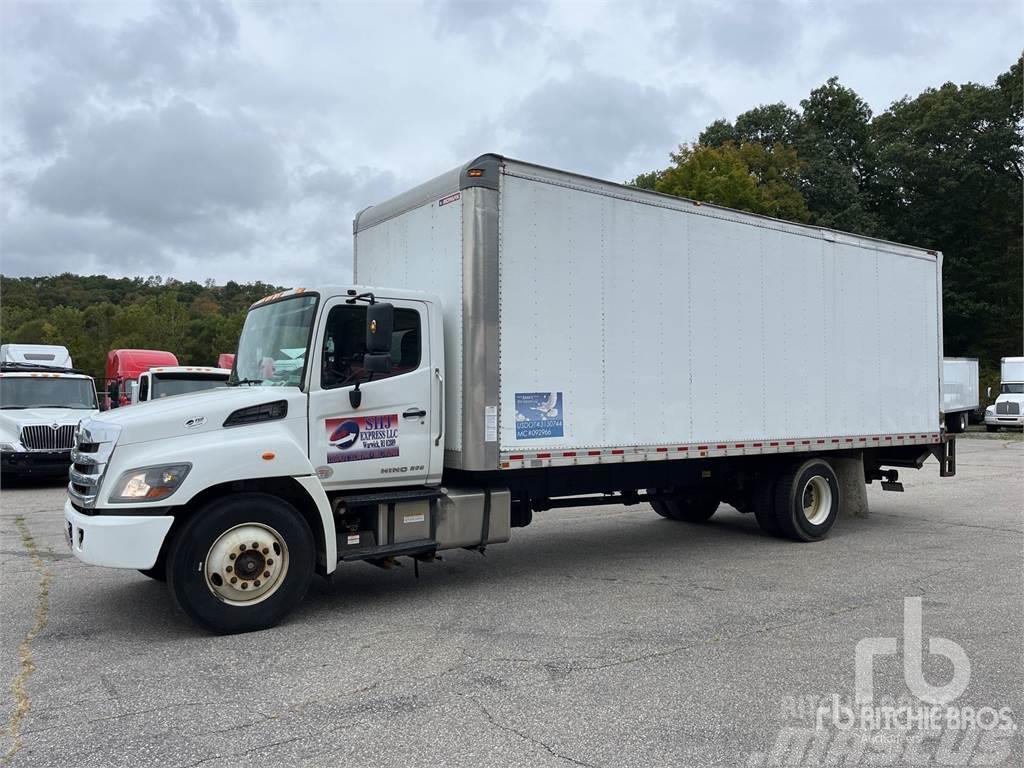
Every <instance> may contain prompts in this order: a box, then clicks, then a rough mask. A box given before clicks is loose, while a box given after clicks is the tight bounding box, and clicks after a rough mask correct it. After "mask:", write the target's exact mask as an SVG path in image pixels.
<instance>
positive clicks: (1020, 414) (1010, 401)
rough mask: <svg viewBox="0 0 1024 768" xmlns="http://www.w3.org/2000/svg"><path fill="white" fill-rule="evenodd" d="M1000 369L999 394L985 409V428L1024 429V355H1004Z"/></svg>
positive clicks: (997, 429)
mask: <svg viewBox="0 0 1024 768" xmlns="http://www.w3.org/2000/svg"><path fill="white" fill-rule="evenodd" d="M999 369H1000V370H999V372H1000V376H999V379H1000V383H999V396H998V397H997V398H996V401H995V402H994V403H993V404H992V405H990V406H989V407H988V408H986V409H985V429H986V430H988V431H989V432H998V431H999V429H1000V428H1001V427H1014V428H1017V429H1024V357H1004V358H1003V359H1002V360H1001V361H1000V366H999ZM990 389H991V387H990Z"/></svg>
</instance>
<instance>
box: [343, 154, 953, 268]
mask: <svg viewBox="0 0 1024 768" xmlns="http://www.w3.org/2000/svg"><path fill="white" fill-rule="evenodd" d="M503 174H513V175H518V176H524V177H526V178H532V179H534V180H537V181H546V182H551V183H555V184H558V185H562V186H570V187H573V188H576V189H582V190H584V191H593V192H600V193H603V194H606V195H610V196H612V197H619V198H622V199H627V200H635V201H637V202H642V203H648V204H651V205H655V206H660V207H670V208H679V207H680V206H685V205H687V204H688V205H690V206H693V207H694V208H700V212H701V214H703V215H705V216H716V217H719V218H728V219H732V220H734V221H735V220H738V221H741V222H743V223H747V224H752V225H759V226H768V227H770V228H772V229H782V230H785V231H789V232H792V233H794V234H801V235H804V236H807V237H814V238H817V239H829V240H841V239H846V238H850V239H853V240H856V241H857V242H860V243H873V244H875V245H876V247H878V246H881V247H884V248H886V249H887V250H895V251H899V252H904V253H906V254H907V255H917V256H918V258H921V257H922V256H923V255H924V254H927V255H928V256H929V257H933V258H937V257H939V256H940V252H939V251H936V250H929V249H927V248H920V247H918V246H913V245H906V244H904V243H896V242H893V241H891V240H881V239H879V238H875V237H867V236H866V235H857V234H853V233H850V232H842V231H840V230H835V229H828V228H825V227H819V226H816V225H813V224H800V223H796V222H792V221H787V220H785V219H776V218H773V217H771V216H764V215H762V214H758V213H748V212H747V211H739V210H736V209H734V208H726V207H724V206H720V205H715V204H713V203H704V202H700V201H697V200H691V199H689V198H685V197H676V196H675V195H667V194H664V193H662V192H654V191H652V190H647V189H640V188H639V187H633V186H630V185H628V184H619V183H616V182H612V181H605V180H604V179H598V178H595V177H593V176H587V175H585V174H581V173H573V172H572V171H561V170H558V169H556V168H550V167H547V166H543V165H538V164H536V163H529V162H525V161H522V160H515V159H513V158H510V157H507V156H505V155H499V154H496V153H488V154H484V155H480V156H479V157H477V158H476V159H474V160H471V161H470V162H468V163H466V164H465V165H461V166H459V167H458V168H453V169H452V170H450V171H448V172H447V173H442V174H441V175H440V176H436V177H434V178H433V179H431V180H430V181H427V182H424V183H423V184H420V185H419V186H416V187H413V188H412V189H410V190H408V191H406V192H403V193H401V194H399V195H397V196H395V197H393V198H391V199H390V200H386V201H383V202H381V203H380V204H378V205H371V206H369V207H367V208H364V209H363V210H361V211H359V212H358V213H357V214H356V216H355V218H354V219H353V220H352V232H353V234H355V233H357V232H361V231H363V230H365V229H369V228H370V227H372V226H374V225H375V224H379V223H381V222H382V221H386V220H387V219H390V218H393V217H394V216H398V215H400V214H402V213H405V212H406V211H409V210H412V209H413V208H417V207H419V206H421V205H423V204H424V203H426V202H428V201H431V200H438V201H439V202H441V201H448V202H454V200H457V199H458V198H457V197H455V198H454V200H449V198H450V197H453V196H455V195H457V194H458V193H460V192H461V190H464V189H470V188H472V187H484V188H487V189H499V188H500V177H501V175H503ZM441 204H444V203H443V202H442V203H441ZM358 256H359V253H358V248H357V250H356V251H355V253H353V268H354V267H355V264H356V263H357V260H358ZM356 274H358V272H356Z"/></svg>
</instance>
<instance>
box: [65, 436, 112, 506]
mask: <svg viewBox="0 0 1024 768" xmlns="http://www.w3.org/2000/svg"><path fill="white" fill-rule="evenodd" d="M120 431H121V430H120V427H115V426H113V425H110V424H102V423H100V422H95V421H92V420H87V421H84V422H82V425H81V427H80V429H79V431H78V432H76V433H75V436H74V443H75V447H74V448H73V449H72V450H71V468H70V469H69V470H68V479H69V481H70V482H69V483H68V497H69V498H70V499H71V503H72V504H74V505H75V506H76V507H79V508H89V507H92V506H94V505H95V504H96V496H97V495H98V494H99V491H100V485H101V484H102V482H103V476H104V474H105V473H106V471H107V463H108V462H109V461H110V456H111V454H112V453H113V452H114V446H115V444H116V443H117V437H118V434H119V433H120Z"/></svg>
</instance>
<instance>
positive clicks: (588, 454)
mask: <svg viewBox="0 0 1024 768" xmlns="http://www.w3.org/2000/svg"><path fill="white" fill-rule="evenodd" d="M600 455H601V452H600V451H587V456H600Z"/></svg>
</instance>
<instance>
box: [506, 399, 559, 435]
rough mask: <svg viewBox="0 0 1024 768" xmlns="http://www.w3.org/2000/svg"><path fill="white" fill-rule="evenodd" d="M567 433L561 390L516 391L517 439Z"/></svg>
mask: <svg viewBox="0 0 1024 768" xmlns="http://www.w3.org/2000/svg"><path fill="white" fill-rule="evenodd" d="M564 434H565V410H564V409H563V406H562V393H561V392H516V440H538V439H541V438H545V437H562V436H563V435H564Z"/></svg>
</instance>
